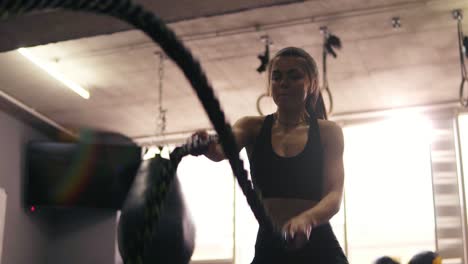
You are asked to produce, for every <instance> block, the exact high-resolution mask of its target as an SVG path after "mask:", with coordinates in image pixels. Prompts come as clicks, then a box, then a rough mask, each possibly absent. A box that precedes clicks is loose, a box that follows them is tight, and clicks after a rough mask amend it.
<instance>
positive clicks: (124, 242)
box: [118, 155, 195, 264]
mask: <svg viewBox="0 0 468 264" xmlns="http://www.w3.org/2000/svg"><path fill="white" fill-rule="evenodd" d="M176 163H178V162H176ZM176 167H177V164H175V163H174V162H171V161H170V160H166V159H164V158H161V157H160V156H159V155H158V156H156V157H155V158H153V159H150V160H146V161H143V162H142V164H141V166H140V169H139V170H138V172H137V175H136V177H135V180H134V182H133V185H132V186H131V188H130V191H129V193H128V195H127V199H126V201H125V203H124V206H123V209H122V212H121V216H120V221H119V225H118V246H119V251H120V254H121V256H122V259H123V260H124V263H135V262H136V263H138V262H139V263H142V264H150V263H151V264H159V263H160V264H167V263H171V264H188V263H189V262H190V258H191V257H192V253H193V250H194V245H195V227H194V224H193V222H192V219H191V217H190V214H189V212H188V210H187V207H186V204H185V202H184V197H183V194H182V192H181V187H180V183H179V181H178V179H177V175H175V174H176V169H177V168H176ZM140 261H141V262H140Z"/></svg>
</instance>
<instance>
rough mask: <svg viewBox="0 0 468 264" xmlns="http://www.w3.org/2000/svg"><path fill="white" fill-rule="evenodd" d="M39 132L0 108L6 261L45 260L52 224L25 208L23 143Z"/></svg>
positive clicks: (23, 263) (37, 136)
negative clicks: (27, 212)
mask: <svg viewBox="0 0 468 264" xmlns="http://www.w3.org/2000/svg"><path fill="white" fill-rule="evenodd" d="M43 138H44V136H42V135H41V134H40V133H38V132H37V131H35V130H34V129H32V128H30V127H28V126H27V125H25V124H23V123H21V122H20V121H18V120H16V119H14V118H12V117H11V116H9V115H7V114H5V113H3V112H0V187H2V188H4V189H5V191H6V193H7V208H6V220H5V230H4V238H3V251H2V252H3V253H2V255H3V256H2V261H1V263H3V264H10V263H14V264H31V263H36V264H41V263H45V258H46V251H47V250H46V247H47V241H48V235H49V231H50V230H49V228H48V225H47V223H46V221H44V219H45V217H44V216H43V215H42V214H41V213H39V214H37V215H35V216H29V215H28V214H26V213H25V212H24V211H23V209H22V205H21V204H22V199H21V197H22V195H21V177H22V173H23V172H22V168H23V160H24V159H23V146H24V144H25V143H26V142H28V140H30V139H43Z"/></svg>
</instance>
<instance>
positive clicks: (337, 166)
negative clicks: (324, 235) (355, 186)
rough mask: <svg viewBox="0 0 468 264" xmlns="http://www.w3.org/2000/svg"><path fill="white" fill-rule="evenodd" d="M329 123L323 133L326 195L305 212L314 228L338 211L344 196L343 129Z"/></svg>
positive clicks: (304, 214)
mask: <svg viewBox="0 0 468 264" xmlns="http://www.w3.org/2000/svg"><path fill="white" fill-rule="evenodd" d="M327 125H329V126H328V127H327V128H326V133H322V140H323V175H324V189H323V190H324V196H323V198H322V200H320V202H319V203H318V204H317V205H316V206H314V207H313V208H311V209H309V210H307V211H305V212H304V213H303V216H305V217H306V218H307V219H308V221H309V223H310V225H311V227H312V229H313V228H314V227H316V226H318V225H320V224H323V223H326V222H328V221H329V220H330V219H331V218H332V217H333V216H334V215H335V214H336V213H338V211H339V210H340V205H341V199H342V196H343V185H344V166H343V150H344V140H343V131H342V129H341V127H340V126H338V125H336V124H335V123H329V124H327Z"/></svg>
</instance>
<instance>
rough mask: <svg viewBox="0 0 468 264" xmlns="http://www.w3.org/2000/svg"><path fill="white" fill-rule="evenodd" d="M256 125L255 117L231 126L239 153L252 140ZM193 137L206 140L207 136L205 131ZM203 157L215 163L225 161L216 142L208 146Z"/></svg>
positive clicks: (244, 119) (241, 120)
mask: <svg viewBox="0 0 468 264" xmlns="http://www.w3.org/2000/svg"><path fill="white" fill-rule="evenodd" d="M257 123H258V118H256V117H243V118H241V119H239V120H237V122H236V123H235V124H234V125H233V126H232V132H233V134H234V138H235V140H236V143H237V147H238V150H239V151H240V150H241V149H242V148H244V147H245V146H247V145H248V144H250V143H251V142H252V139H253V138H254V135H253V133H252V131H254V130H255V129H254V127H255V125H256V124H257ZM194 136H200V137H202V138H206V137H207V136H208V134H207V133H206V131H198V132H196V133H195V134H194ZM204 155H205V156H206V157H207V158H209V159H210V160H212V161H216V162H218V161H221V160H224V159H226V156H225V155H224V152H223V148H222V146H221V144H219V143H216V142H213V143H212V144H210V145H209V146H208V150H207V151H206V152H205V153H204Z"/></svg>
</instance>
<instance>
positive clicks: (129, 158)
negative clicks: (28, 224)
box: [25, 142, 141, 210]
mask: <svg viewBox="0 0 468 264" xmlns="http://www.w3.org/2000/svg"><path fill="white" fill-rule="evenodd" d="M140 163H141V149H140V147H138V146H135V145H116V144H81V143H55V142H30V143H29V144H28V146H27V157H26V175H25V202H26V205H27V206H28V207H30V206H35V207H40V206H47V207H91V208H108V209H116V210H118V209H120V208H121V207H122V204H123V202H124V200H125V197H126V195H127V193H128V190H129V188H130V186H131V184H132V182H133V179H134V178H135V175H136V173H137V171H138V168H139V165H140Z"/></svg>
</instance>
